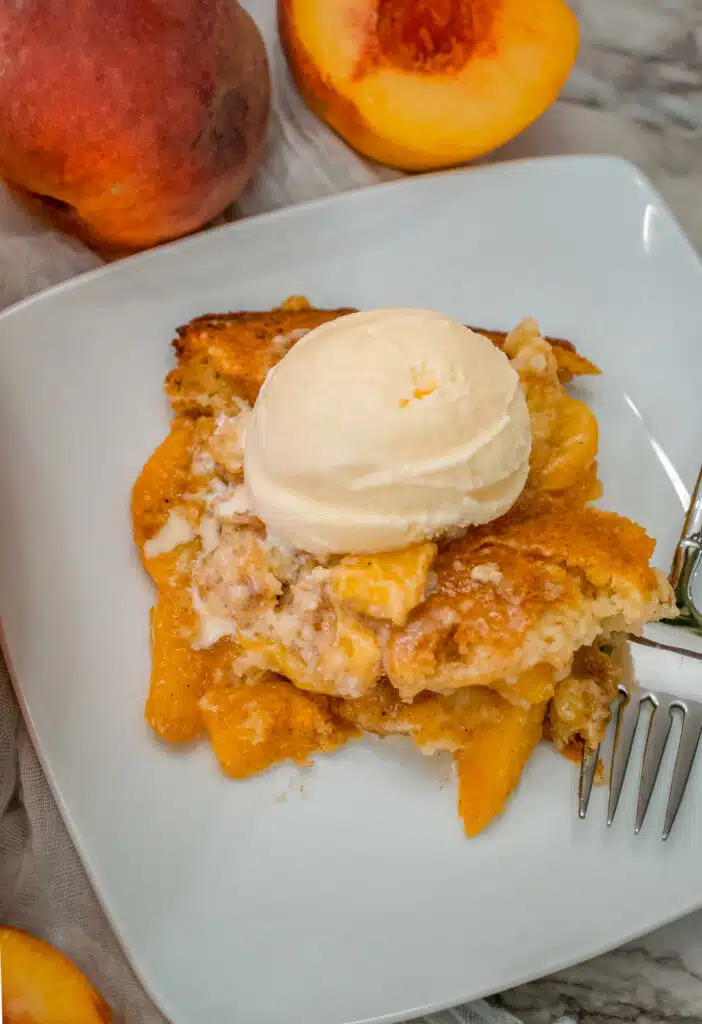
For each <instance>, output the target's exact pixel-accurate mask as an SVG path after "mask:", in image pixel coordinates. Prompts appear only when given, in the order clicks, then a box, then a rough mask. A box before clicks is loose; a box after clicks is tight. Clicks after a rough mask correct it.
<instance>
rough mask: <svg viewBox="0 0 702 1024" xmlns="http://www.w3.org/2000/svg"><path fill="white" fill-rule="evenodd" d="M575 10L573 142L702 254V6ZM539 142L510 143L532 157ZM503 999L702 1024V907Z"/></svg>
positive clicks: (644, 2)
mask: <svg viewBox="0 0 702 1024" xmlns="http://www.w3.org/2000/svg"><path fill="white" fill-rule="evenodd" d="M570 4H571V7H572V8H573V9H574V11H575V12H576V14H577V15H578V17H579V19H580V25H581V33H582V45H581V50H580V55H579V58H578V63H577V65H576V68H575V70H574V72H573V74H572V75H571V78H570V80H569V82H568V85H567V87H566V89H565V92H564V97H563V99H564V101H565V102H566V103H567V104H569V105H574V106H578V107H581V108H585V109H586V110H590V111H602V112H604V114H606V115H609V116H606V117H605V116H603V115H602V114H600V115H599V116H598V115H595V114H594V113H593V114H592V117H591V122H589V121H588V117H587V115H586V114H585V110H583V111H579V112H578V114H577V117H574V118H573V121H572V122H570V123H572V124H573V125H576V126H577V127H574V128H572V129H571V130H572V131H573V132H579V133H580V134H579V137H578V139H576V140H570V141H571V142H575V143H576V144H577V148H579V149H580V151H582V150H592V151H598V152H602V151H609V152H613V153H619V154H621V155H623V156H626V157H628V158H629V159H631V160H633V162H635V163H637V164H638V165H639V166H640V167H641V168H642V169H643V170H644V172H645V173H646V174H647V175H648V176H649V177H650V178H651V179H652V180H653V182H654V183H655V184H656V185H657V186H658V188H659V189H660V191H661V192H662V193H663V195H664V196H665V198H666V199H667V201H668V202H669V204H670V206H671V207H672V209H673V210H674V212H675V214H676V215H677V217H678V219H679V221H680V222H681V224H682V225H683V227H684V228H685V230H686V231H687V233H688V234H689V236H690V237H691V238H692V240H693V242H694V243H695V244H696V246H697V248H698V250H699V251H701V252H702V0H570ZM559 106H561V107H562V106H563V104H560V105H559ZM573 113H575V111H573ZM623 118H625V119H626V122H623V120H622V119H623ZM545 123H546V124H547V122H545ZM564 123H568V122H564ZM588 124H590V127H591V129H592V130H589V128H588ZM634 125H638V128H639V129H640V130H637V128H636V127H635V126H634ZM641 129H642V130H641ZM544 130H547V128H546V129H545V128H544V125H542V127H541V128H540V129H539V128H538V126H535V128H534V129H531V132H532V133H533V132H537V133H538V132H539V131H544ZM566 141H568V140H566ZM537 142H538V140H536V139H534V138H533V137H532V139H531V141H530V140H529V139H527V140H525V141H519V140H517V142H516V143H514V144H512V145H513V146H515V147H526V151H527V152H528V151H529V148H530V146H534V147H535V146H536V145H537ZM566 148H570V147H566ZM515 155H521V152H520V151H519V149H517V150H516V151H515ZM495 1002H497V1003H499V1005H501V1006H503V1007H505V1008H506V1009H509V1010H511V1011H512V1012H513V1013H515V1014H517V1015H518V1016H519V1017H520V1018H521V1019H523V1020H524V1021H525V1024H553V1022H555V1021H556V1020H558V1019H559V1018H560V1017H562V1016H563V1015H568V1016H569V1017H571V1018H572V1019H573V1020H574V1021H576V1022H577V1024H622V1022H636V1024H664V1022H665V1024H683V1022H685V1024H690V1022H694V1024H701V1022H702V911H699V912H698V913H696V914H692V915H691V916H690V917H687V918H684V919H683V920H681V921H679V922H677V923H676V924H673V925H669V926H667V927H665V928H662V929H660V930H659V931H657V932H654V933H653V934H651V935H649V936H646V937H645V938H643V939H639V940H638V941H636V942H634V943H632V944H631V945H628V946H625V947H624V948H622V949H619V950H616V951H614V952H612V953H608V954H606V955H604V956H601V957H598V958H596V959H595V960H590V961H588V962H587V963H584V964H580V965H578V966H576V967H572V968H570V969H569V970H566V971H561V972H560V973H559V974H555V975H552V976H551V977H548V978H544V979H542V980H540V981H536V982H533V983H532V984H529V985H522V986H520V987H519V988H515V989H512V990H511V991H509V992H505V993H502V994H501V995H500V996H498V997H497V998H496V999H495Z"/></svg>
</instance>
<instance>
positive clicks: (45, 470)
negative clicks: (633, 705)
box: [0, 158, 702, 1024]
mask: <svg viewBox="0 0 702 1024" xmlns="http://www.w3.org/2000/svg"><path fill="white" fill-rule="evenodd" d="M291 293H298V294H299V293H302V294H306V295H308V296H309V297H310V298H311V300H312V301H313V302H315V303H316V304H318V305H321V306H325V305H329V306H339V305H344V304H353V305H357V306H361V307H372V306H382V305H425V306H429V307H433V308H435V309H437V310H442V311H444V312H446V313H449V314H452V315H454V316H456V317H459V318H462V319H463V320H465V321H467V322H469V323H473V324H478V325H483V326H486V327H491V326H492V327H496V328H507V327H511V326H513V325H514V324H516V323H517V321H518V320H519V319H520V318H521V317H524V316H526V315H531V316H535V317H536V318H537V319H538V320H539V321H540V323H541V326H542V328H543V330H544V331H545V332H548V333H551V334H555V335H559V336H562V337H567V338H570V339H572V340H573V341H575V342H576V343H577V344H578V345H579V346H580V348H581V350H582V351H583V352H584V353H585V354H586V355H588V356H590V357H591V358H592V359H594V360H596V361H597V362H598V363H599V364H600V365H601V366H602V368H603V370H604V375H603V376H602V377H601V378H596V379H592V380H590V381H588V382H586V383H585V384H584V385H582V386H581V388H580V390H581V393H583V394H584V395H585V397H586V398H587V399H588V400H589V401H591V402H592V403H593V405H594V407H595V410H596V412H597V414H598V416H599V419H600V424H601V435H602V436H601V450H602V456H601V470H602V476H603V479H604V484H605V493H606V504H608V505H610V506H612V507H614V508H616V509H617V510H619V511H621V512H622V513H624V514H626V515H631V516H634V517H635V518H637V519H639V520H641V521H642V522H643V523H644V524H645V525H646V526H647V527H648V529H649V530H650V532H651V533H652V534H653V535H654V536H657V537H658V538H659V542H660V543H659V548H658V553H657V561H658V562H659V564H660V565H662V566H665V565H667V563H668V561H669V558H670V553H671V550H672V545H673V542H674V540H675V537H676V534H677V532H678V530H679V526H680V520H681V514H682V513H681V498H683V499H684V491H685V485H687V486H688V487H689V485H690V483H691V482H692V481H693V479H694V476H695V472H696V468H697V465H698V461H699V459H700V457H702V448H701V447H700V443H701V442H700V438H701V437H702V431H700V426H701V421H702V415H701V413H700V406H699V382H700V380H702V270H701V268H700V264H699V263H698V261H697V258H696V257H695V255H694V253H693V251H692V249H691V247H690V245H689V244H688V243H687V241H686V240H685V238H684V237H683V235H682V234H681V232H680V230H679V228H678V227H677V226H676V224H675V223H674V222H673V221H672V219H671V217H670V214H669V213H668V211H667V210H666V208H665V206H664V205H663V204H662V202H661V200H660V198H659V197H658V195H657V194H656V193H655V192H654V191H653V190H652V188H651V186H650V185H649V184H648V183H647V182H646V181H645V180H643V179H642V178H641V176H640V175H639V174H638V172H637V171H635V170H634V169H633V168H632V167H631V166H629V165H627V164H624V163H621V162H619V161H616V160H611V159H607V158H565V159H551V160H547V161H542V162H527V163H514V164H506V165H502V166H498V167H494V168H489V169H477V170H470V171H462V172H458V173H453V174H449V175H445V176H435V177H424V178H414V179H412V180H405V181H402V182H399V183H396V184H391V185H384V186H380V187H378V188H371V189H367V190H363V191H360V192H355V193H351V194H346V195H344V196H342V197H339V198H334V199H331V200H324V201H322V202H318V203H313V204H312V205H308V206H305V207H298V208H295V209H291V210H286V211H283V212H280V213H275V214H271V215H268V216H265V217H260V218H257V219H254V220H251V221H246V222H243V223H240V224H236V225H233V226H230V227H226V228H223V229H220V230H218V231H213V232H211V233H209V234H205V235H202V236H200V237H196V238H193V239H191V240H188V241H186V242H183V243H180V244H178V245H174V246H171V247H167V248H164V249H161V250H159V251H156V252H153V253H150V254H147V255H144V256H141V257H137V258H134V259H131V260H126V261H124V262H121V263H118V264H116V265H113V266H111V267H109V268H107V269H105V270H100V271H97V272H95V273H91V274H89V275H87V276H86V277H83V278H81V279H79V280H76V281H72V282H70V283H68V284H65V285H62V286H60V287H58V288H55V289H53V290H52V291H50V292H48V293H46V294H44V295H41V296H39V297H37V298H35V299H32V300H30V301H28V302H26V303H24V304H22V305H21V306H19V307H16V308H15V309H12V310H10V311H9V312H7V313H6V314H5V315H4V316H3V317H2V318H0V429H1V432H2V433H1V435H0V436H2V439H3V444H2V454H1V465H0V473H1V479H2V487H3V492H2V502H1V510H0V527H1V528H0V562H1V564H0V614H1V616H2V622H3V626H4V632H5V638H6V651H7V652H8V655H9V659H10V660H11V663H12V671H13V675H14V679H15V683H16V686H17V691H18V694H19V697H20V700H21V701H22V705H23V708H24V712H25V714H26V715H27V716H28V720H29V723H30V727H31V730H32V734H33V736H34V739H35V741H36V743H37V746H38V749H39V752H40V756H41V758H42V761H43V764H44V767H45V769H46V771H47V774H48V776H49V779H50V780H51V784H52V786H53V789H54V792H55V794H56V796H57V798H58V800H59V803H60V806H61V808H62V811H63V814H64V817H65V819H66V822H67V824H68V826H69V828H70V830H71V833H72V835H73V838H74V840H75V842H76V843H77V846H78V848H79V850H80V852H81V856H82V858H83V860H84V862H85V864H86V867H87V868H88V871H89V873H90V876H91V878H92V880H93V882H94V884H95V886H96V888H97V891H98V892H99V894H100V896H101V899H102V901H103V903H104V905H105V908H106V910H107V912H108V914H109V916H110V918H111V920H112V922H113V924H114V926H115V928H116V930H117V932H118V934H119V936H120V938H121V941H122V942H123V944H124V947H125V949H126V950H127V952H128V954H129V956H130V958H131V960H132V961H133V964H134V966H135V968H136V970H137V972H138V973H139V975H140V976H141V978H142V979H143V981H144V984H145V985H146V987H147V988H148V990H149V991H150V992H151V994H152V995H153V997H154V999H155V1000H156V1002H157V1003H159V1004H160V1006H161V1007H162V1009H163V1011H164V1012H165V1013H166V1014H167V1016H168V1017H169V1018H170V1019H171V1020H172V1021H173V1022H174V1024H193V1022H197V1024H220V1022H222V1021H236V1022H241V1024H344V1022H346V1024H348V1022H351V1021H370V1020H380V1019H381V1018H382V1019H383V1020H384V1021H390V1020H398V1019H402V1018H405V1017H409V1016H412V1015H414V1014H417V1013H419V1011H420V1010H421V1009H425V1008H429V1007H436V1006H438V1005H449V1004H454V1003H459V1002H461V1001H463V1000H465V999H469V998H472V997H474V996H478V995H481V994H483V993H486V992H491V991H495V990H498V989H502V988H505V987H507V986H511V985H514V984H516V983H517V982H519V981H522V980H525V979H527V978H531V977H534V976H536V975H540V974H544V973H546V972H549V971H551V970H553V969H556V968H559V967H562V966H564V965H566V964H568V963H572V962H574V961H577V960H580V959H583V958H586V957H589V956H592V955H593V954H596V953H598V952H600V951H602V950H604V949H606V948H608V947H611V946H614V945H616V944H618V943H620V942H622V941H624V940H626V939H628V938H630V937H632V936H634V935H636V934H637V933H642V932H644V931H646V930H648V929H651V928H653V927H654V926H656V925H658V924H661V923H662V922H664V921H667V920H670V919H672V918H674V917H676V916H678V915H681V914H683V913H684V912H685V911H688V910H691V909H692V908H693V907H695V906H698V905H700V904H702V874H701V873H700V870H699V859H700V843H701V841H702V785H701V784H700V783H701V782H702V776H701V773H702V763H701V764H698V766H697V770H696V773H695V778H694V779H693V784H692V787H691V792H689V793H688V796H687V799H686V801H685V803H684V805H683V808H682V811H681V816H680V819H679V821H678V825H677V827H676V830H675V831H674V833H673V836H672V838H671V839H670V841H669V842H668V843H667V844H666V845H663V844H661V842H660V841H659V834H660V833H659V830H660V823H661V820H662V819H661V813H662V803H663V793H662V787H659V790H658V791H657V793H656V795H655V802H654V805H653V806H652V809H651V811H650V812H649V817H648V822H647V825H646V828H645V830H644V834H643V835H641V836H639V837H638V838H634V836H633V834H632V821H633V794H632V792H631V787H629V788H628V789H627V791H626V792H625V796H624V802H623V804H622V806H621V807H620V810H619V814H618V818H617V821H616V822H615V825H614V827H613V828H612V829H611V830H609V831H608V830H607V829H606V828H605V825H604V800H605V794H604V793H603V792H598V793H596V794H595V796H594V797H593V804H592V805H591V809H590V814H589V817H588V820H587V822H586V823H581V822H579V821H577V819H576V814H575V787H576V771H575V769H574V767H573V766H571V765H569V764H568V763H567V762H566V761H565V760H563V759H561V758H559V757H557V756H556V755H555V754H553V753H552V752H551V751H550V750H549V749H548V748H544V749H543V750H540V751H539V752H538V755H537V756H536V757H535V758H534V759H533V761H532V763H531V764H530V765H529V767H528V770H527V771H526V773H525V777H524V779H523V782H522V784H521V785H520V787H519V791H518V793H517V794H516V796H515V797H514V799H513V800H512V801H511V802H510V805H509V809H508V812H507V813H506V814H505V815H504V816H503V818H502V819H500V820H499V821H497V822H496V823H495V824H494V825H493V826H492V827H491V828H490V829H489V830H488V831H487V832H486V833H485V834H483V835H482V836H480V837H479V838H478V839H475V840H473V841H467V840H466V839H465V838H464V836H463V833H462V829H461V825H460V822H459V820H458V817H457V814H456V804H455V793H454V786H453V783H452V782H451V783H448V784H447V783H446V780H445V778H444V777H443V772H444V768H445V766H442V767H441V768H440V769H438V770H437V768H436V765H435V763H434V762H433V760H432V759H424V758H422V757H421V756H420V755H419V754H418V753H416V752H415V751H414V750H411V749H409V748H407V747H405V746H403V745H402V744H401V743H400V744H399V745H398V744H396V743H392V742H390V741H386V742H385V743H384V744H381V743H379V742H375V743H374V742H370V741H369V742H363V743H357V744H350V745H349V746H348V747H346V748H345V749H344V750H342V751H341V752H340V753H338V754H337V755H335V756H333V757H327V758H324V757H323V758H320V759H319V761H318V762H317V764H316V765H315V766H314V768H312V769H309V770H306V771H304V772H300V771H297V770H292V769H290V768H288V767H282V768H279V769H277V770H273V771H269V772H268V773H266V774H265V775H263V776H261V777H258V778H254V779H251V780H248V781H246V782H244V783H236V782H232V781H229V780H227V779H225V778H224V777H222V776H221V775H219V774H218V771H217V768H216V765H215V761H214V758H213V756H212V755H211V752H210V750H209V749H208V747H207V745H206V744H203V745H202V746H201V747H200V748H198V749H197V750H195V751H192V752H189V753H187V754H180V753H174V752H172V751H169V750H166V749H164V748H163V747H162V746H160V745H159V744H158V743H157V742H155V741H154V740H153V739H152V737H151V735H150V734H149V731H148V730H147V728H146V726H145V725H144V723H143V721H142V704H143V700H144V696H145V693H146V688H147V680H148V675H149V649H148V610H149V606H150V603H151V597H152V592H151V587H150V584H149V582H148V581H147V580H146V578H145V577H144V574H143V573H142V572H141V570H140V567H139V565H138V562H137V558H136V555H135V552H134V551H133V549H132V544H131V539H130V524H129V514H128V503H129V492H130V487H131V484H132V482H133V480H134V478H135V477H136V475H137V473H138V471H139V468H140V466H141V464H142V462H143V461H144V460H145V459H146V457H147V456H148V455H149V454H150V452H151V450H152V448H153V447H154V446H155V444H156V443H157V442H158V441H159V440H160V439H161V438H162V437H163V436H164V435H165V433H166V430H167V426H168V421H169V414H168V411H167V408H166V403H165V400H164V398H163V397H162V393H161V383H162V380H163V377H164V375H165V373H166V371H167V370H168V368H169V366H170V365H171V358H172V357H171V352H170V349H169V342H170V340H171V337H172V336H173V332H174V328H175V327H176V325H178V324H181V323H183V322H185V321H187V320H188V319H190V318H191V317H193V316H195V315H197V314H200V313H204V312H207V311H221V310H228V309H240V308H245V309H247V308H248V309H256V308H265V307H270V306H271V305H274V304H276V303H278V302H279V301H280V300H281V299H283V298H284V297H285V296H286V295H289V294H291ZM676 489H677V493H676ZM652 681H660V680H652ZM701 684H702V680H701ZM701 690H702V685H701ZM700 760H701V761H702V759H700ZM668 768H669V764H668ZM283 794H285V795H286V796H287V799H281V796H282V795H283Z"/></svg>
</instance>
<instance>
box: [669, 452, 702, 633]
mask: <svg viewBox="0 0 702 1024" xmlns="http://www.w3.org/2000/svg"><path fill="white" fill-rule="evenodd" d="M700 557H702V467H701V468H700V473H699V476H698V477H697V483H696V484H695V489H694V491H693V492H692V499H691V501H690V506H689V508H688V510H687V515H686V516H685V523H684V525H683V528H682V533H681V534H680V540H679V541H678V543H677V545H676V548H675V554H674V556H673V565H672V567H671V570H670V577H669V578H670V582H671V584H672V586H673V589H674V591H675V599H676V601H677V604H678V608H679V609H680V610H681V612H683V615H682V617H681V619H679V620H677V621H678V623H679V624H680V625H681V626H687V627H688V628H689V627H690V626H691V625H694V626H695V627H697V628H698V629H699V628H700V627H702V614H701V613H700V612H699V610H698V609H697V607H696V605H695V602H694V599H693V597H692V592H691V584H692V577H693V576H694V574H695V570H696V569H697V566H698V565H699V562H700Z"/></svg>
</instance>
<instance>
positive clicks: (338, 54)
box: [278, 0, 578, 171]
mask: <svg viewBox="0 0 702 1024" xmlns="http://www.w3.org/2000/svg"><path fill="white" fill-rule="evenodd" d="M278 22H279V29H280V37H281V42H282V45H283V49H284V50H285V53H286V55H287V58H288V61H289V63H290V67H291V69H292V73H293V76H294V78H295V80H296V82H297V85H298V87H299V89H300V91H301V93H302V95H303V97H304V98H305V100H306V102H307V104H308V105H309V106H310V107H311V108H312V110H314V111H315V113H317V114H318V115H319V116H320V117H321V118H323V119H324V120H325V121H327V123H328V124H330V125H331V126H332V128H334V129H335V130H336V131H337V132H338V133H339V135H341V136H342V137H343V138H344V139H345V140H346V141H347V142H348V143H350V145H352V146H354V148H355V149H357V150H360V152H361V153H363V154H365V155H366V156H369V157H371V158H372V159H374V160H378V161H380V162H381V163H384V164H390V165H391V166H394V167H399V168H402V169H404V170H409V171H422V170H430V169H432V168H439V167H447V166H450V165H452V164H457V163H463V162H465V161H466V160H471V159H473V158H474V157H477V156H479V155H480V154H482V153H486V152H489V151H490V150H492V149H495V148H496V147H497V146H500V145H502V143H504V142H507V141H508V140H509V139H511V138H513V137H514V136H515V135H517V134H518V133H519V132H520V131H522V129H523V128H526V126H527V125H528V124H530V123H531V122H532V121H534V120H535V119H536V118H537V117H538V116H539V115H540V114H541V113H543V111H544V110H545V109H546V108H547V107H548V106H549V105H550V104H551V103H552V102H553V101H554V100H555V98H556V96H557V95H558V93H559V92H560V90H561V87H562V86H563V83H564V82H565V80H566V78H567V76H568V72H569V71H570V69H571V67H572V65H573V62H574V60H575V55H576V52H577V48H578V26H577V22H576V19H575V16H574V15H573V13H572V12H571V10H570V9H569V7H568V6H567V5H566V3H565V2H564V0H278Z"/></svg>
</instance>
